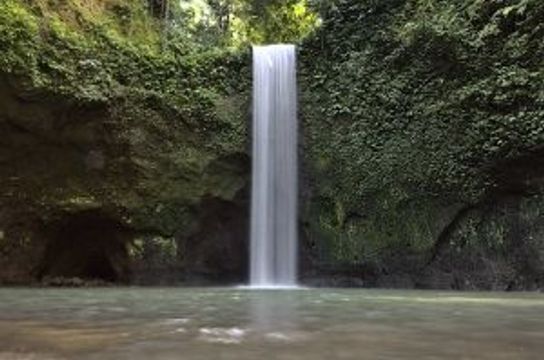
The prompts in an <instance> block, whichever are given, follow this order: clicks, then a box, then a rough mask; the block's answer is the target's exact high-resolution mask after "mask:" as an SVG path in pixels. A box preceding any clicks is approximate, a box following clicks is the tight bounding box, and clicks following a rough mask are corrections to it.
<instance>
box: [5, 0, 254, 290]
mask: <svg viewBox="0 0 544 360" xmlns="http://www.w3.org/2000/svg"><path fill="white" fill-rule="evenodd" d="M115 3H116V6H121V5H123V6H124V9H125V10H126V11H125V12H128V14H129V15H130V14H132V16H133V17H134V18H135V19H136V18H137V15H138V14H139V12H141V11H143V10H142V9H140V8H139V5H134V4H131V3H132V2H125V3H123V2H119V1H117V2H115ZM39 4H40V3H38V2H36V5H34V6H28V5H25V4H24V3H23V2H20V1H11V0H10V1H7V2H3V4H2V5H1V6H0V12H1V15H0V17H1V21H0V37H1V40H0V44H1V46H2V49H3V51H2V55H1V60H0V63H1V64H2V68H1V73H0V129H1V132H2V137H1V139H0V163H1V168H2V171H1V173H0V181H1V183H2V187H1V189H0V249H1V251H0V268H1V269H2V270H1V271H0V282H7V283H28V282H32V281H36V280H39V279H44V278H57V277H80V278H100V279H103V280H107V281H123V282H127V281H130V282H142V283H156V282H160V281H162V280H161V279H163V278H165V277H166V280H165V281H169V282H170V281H184V280H190V279H186V277H187V276H186V275H188V274H193V273H196V274H197V275H198V273H199V272H203V273H205V274H206V275H207V276H208V277H210V278H212V279H216V280H237V281H240V279H242V278H243V277H244V276H245V272H246V271H245V266H244V263H243V261H241V260H240V261H237V262H236V261H233V260H231V259H229V258H228V257H226V256H228V255H232V254H235V255H233V257H234V258H235V259H236V258H239V257H240V256H242V254H244V252H243V251H242V249H245V247H246V244H245V243H240V242H243V241H245V238H246V237H245V236H239V234H241V233H244V232H246V227H247V226H246V223H245V222H244V221H241V220H240V219H246V218H247V210H246V203H247V201H246V197H247V196H246V195H245V194H247V182H248V176H247V174H248V159H249V158H248V155H247V154H246V141H247V140H246V139H247V135H246V127H247V113H248V109H249V106H248V104H247V95H246V93H247V92H248V91H249V89H248V88H247V86H245V84H243V81H237V80H234V79H233V78H234V77H240V78H241V79H242V80H243V79H246V78H247V75H246V74H247V70H246V69H247V62H246V58H245V57H244V56H234V55H231V54H228V53H215V54H214V53H211V54H206V55H203V56H201V58H198V57H197V56H184V55H175V54H173V53H171V52H167V51H162V50H161V49H160V46H159V45H157V47H156V48H153V45H154V44H153V43H152V42H150V40H148V39H147V38H145V39H144V40H142V43H143V44H144V45H146V46H147V47H144V46H143V45H141V44H138V43H137V42H136V40H133V39H132V37H131V36H128V35H127V36H125V35H124V34H123V33H118V34H110V33H109V32H107V33H101V31H102V30H103V31H110V30H111V29H105V30H104V29H102V28H101V27H100V26H99V24H98V23H97V22H98V20H97V19H101V18H103V17H108V16H112V17H113V16H115V15H112V12H113V11H114V10H115V11H119V10H118V9H117V8H116V7H115V8H113V9H110V8H108V7H107V6H106V7H104V8H101V9H98V10H97V9H95V10H94V11H95V12H94V13H92V14H89V13H88V11H90V10H89V9H86V8H81V9H80V8H74V7H68V8H62V7H61V6H60V5H58V6H57V7H53V8H47V7H43V6H40V5H39ZM67 11H71V12H73V14H76V15H77V17H76V18H77V19H78V20H77V21H75V23H71V22H70V21H69V20H67V19H70V16H68V15H66V12H67ZM134 21H136V20H134ZM149 21H151V20H149ZM150 26H151V25H150ZM89 29H90V30H89ZM230 217H236V220H235V221H233V220H231V219H230ZM234 234H236V236H235V235H234ZM233 238H235V239H233ZM221 242H223V246H222V247H220V246H219V245H217V244H215V243H221ZM195 243H198V244H202V246H198V247H196V246H195ZM210 243H211V245H210ZM231 243H232V246H231ZM231 247H232V249H231ZM225 248H226V249H227V250H226V251H225ZM200 258H205V260H203V261H207V262H208V263H207V264H206V265H205V266H204V265H202V266H201V265H200V263H199V261H200V260H199V259H200ZM211 258H213V259H215V260H213V264H210V263H209V262H210V261H211V260H209V259H211ZM197 263H198V264H197ZM223 267H225V268H227V269H228V271H226V272H225V275H223V274H222V273H223ZM165 274H171V275H170V279H168V276H166V275H165ZM174 274H176V275H174ZM179 275H181V276H179ZM197 275H195V276H197Z"/></svg>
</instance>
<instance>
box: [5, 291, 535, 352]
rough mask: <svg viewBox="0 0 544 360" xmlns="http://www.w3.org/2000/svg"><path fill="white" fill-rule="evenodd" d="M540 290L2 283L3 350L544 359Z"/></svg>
mask: <svg viewBox="0 0 544 360" xmlns="http://www.w3.org/2000/svg"><path fill="white" fill-rule="evenodd" d="M543 354H544V295H542V294H495V293H471V294H466V293H440V292H416V291H410V292H407V291H375V290H331V289H319V290H318V289H315V290H262V291H253V290H245V289H195V288H170V289H156V288H145V289H142V288H126V289H120V288H111V289H88V290H82V289H0V359H2V360H5V359H10V360H11V359H14V360H15V359H17V360H22V359H47V360H53V359H55V360H58V359H101V360H109V359H112V360H113V359H115V360H118V359H121V360H122V359H135V360H139V359H142V360H143V359H146V360H147V359H190V360H192V359H233V360H234V359H236V360H244V359H301V360H305V359H312V360H315V359H414V360H415V359H418V360H419V359H490V360H491V359H493V360H497V359H499V360H500V359H542V358H543V356H544V355H543Z"/></svg>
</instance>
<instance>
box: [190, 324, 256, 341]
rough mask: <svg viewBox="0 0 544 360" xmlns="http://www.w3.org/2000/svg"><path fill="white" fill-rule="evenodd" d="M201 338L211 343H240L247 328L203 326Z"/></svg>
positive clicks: (200, 330)
mask: <svg viewBox="0 0 544 360" xmlns="http://www.w3.org/2000/svg"><path fill="white" fill-rule="evenodd" d="M199 333H200V336H199V339H200V340H202V341H206V342H210V343H220V344H240V343H241V342H242V341H243V338H244V336H245V335H246V333H247V330H244V329H241V328H238V327H233V328H201V329H199Z"/></svg>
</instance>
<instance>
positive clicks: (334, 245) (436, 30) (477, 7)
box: [301, 0, 544, 288]
mask: <svg viewBox="0 0 544 360" xmlns="http://www.w3.org/2000/svg"><path fill="white" fill-rule="evenodd" d="M323 16H324V20H323V26H322V27H321V29H320V30H319V31H318V32H317V33H316V34H315V35H314V36H313V38H311V39H308V40H307V41H306V42H305V43H304V44H303V47H302V50H301V61H302V65H301V66H302V69H301V80H302V81H301V86H302V96H301V98H302V114H303V117H304V143H305V147H304V152H305V154H306V166H307V168H308V175H307V176H306V178H307V180H306V183H307V187H308V191H307V198H308V201H307V204H306V207H305V215H304V218H305V229H306V231H305V233H306V235H307V241H308V242H309V244H308V246H312V247H313V249H314V251H313V255H312V256H310V258H311V259H312V260H313V263H318V264H322V266H330V264H336V266H338V267H339V268H341V267H342V266H348V265H349V266H350V267H352V268H353V267H361V268H365V269H367V270H365V271H366V274H367V276H366V279H367V281H368V284H378V285H386V286H388V285H392V286H394V285H395V284H394V282H395V281H393V283H388V281H387V279H388V278H390V279H393V278H398V277H399V276H404V275H406V276H407V277H408V278H409V279H410V282H411V284H412V286H417V285H419V286H426V285H425V284H427V283H426V280H424V279H423V278H421V274H422V273H423V272H425V273H427V274H428V273H429V272H428V271H427V270H426V268H427V267H429V266H434V265H435V263H434V262H433V263H429V257H432V255H431V254H433V253H434V251H436V246H437V243H440V244H449V242H450V241H451V242H452V243H457V240H454V239H453V235H452V234H454V233H456V234H457V233H458V232H461V233H464V232H468V231H469V229H468V228H466V227H464V225H462V224H465V222H466V221H469V220H468V217H472V216H476V215H474V214H475V213H477V214H479V215H477V216H483V217H485V218H486V221H487V222H489V224H490V225H489V227H493V226H492V225H491V224H493V223H496V222H501V223H503V225H502V226H504V227H506V228H507V229H505V230H504V231H505V232H506V234H507V235H505V236H506V238H507V239H506V240H505V241H506V242H507V243H509V244H512V242H514V240H515V238H516V236H518V235H519V229H518V230H515V228H513V226H514V225H513V224H512V223H511V222H510V220H508V221H506V219H503V218H500V216H499V215H498V214H497V213H495V212H489V211H488V210H485V209H487V206H488V205H487V204H490V203H496V202H497V201H499V202H500V200H499V199H502V198H503V197H504V196H506V194H508V196H514V197H515V198H516V201H517V202H519V203H525V202H526V201H528V200H527V199H528V197H531V196H533V194H534V193H537V194H541V193H542V188H543V185H544V183H543V182H542V178H541V177H540V176H539V175H538V174H536V173H535V172H534V171H528V170H531V169H532V166H534V167H535V168H538V169H537V170H539V171H542V170H543V167H542V163H541V162H540V161H539V159H540V156H541V154H542V152H541V149H542V144H544V85H543V84H544V71H543V69H544V46H543V44H544V41H543V40H544V27H543V25H542V19H543V18H544V4H543V3H542V2H541V1H538V0H512V1H468V0H458V1H440V0H437V1H409V0H387V1H372V0H368V1H351V0H342V1H338V2H335V3H334V5H331V6H330V7H328V8H327V9H326V10H325V13H324V15H323ZM520 159H526V160H525V161H526V162H528V165H527V164H526V165H524V166H516V165H517V164H519V162H520ZM533 170H534V169H533ZM510 194H512V195H510ZM531 199H532V198H531ZM531 201H532V204H533V205H532V206H535V207H540V208H541V209H544V203H541V202H539V201H538V200H531ZM468 208H470V209H474V210H473V211H471V212H466V211H464V209H468ZM520 211H521V210H520ZM535 214H536V213H535ZM535 214H533V215H532V218H531V219H530V220H527V225H528V224H532V225H531V226H535V227H538V226H541V225H538V224H540V222H541V217H540V215H535ZM512 216H513V217H517V216H522V215H521V213H519V212H516V211H514V213H513V214H512ZM497 217H499V218H497ZM452 227H453V228H455V230H453V229H452ZM450 230H451V231H450ZM482 231H483V230H482ZM535 231H536V230H535ZM444 232H445V233H444ZM536 233H538V231H536ZM462 236H464V235H462ZM467 236H468V235H467ZM473 241H476V242H482V243H486V242H491V243H493V242H494V241H498V240H496V239H493V238H490V237H489V236H487V235H485V234H484V233H478V235H477V236H476V237H475V239H474V240H473ZM533 242H537V243H540V244H542V243H544V238H542V237H541V236H539V237H537V236H536V235H535V239H534V241H533ZM526 245H527V246H529V245H528V244H526V243H524V245H521V246H526ZM452 246H453V245H452ZM537 247H538V246H537ZM470 249H474V248H472V247H470ZM490 253H492V251H491V250H489V251H487V254H490ZM463 254H464V255H462V256H458V257H457V260H456V262H455V263H450V264H449V271H450V272H455V271H456V270H455V269H456V268H458V269H459V272H458V273H462V274H464V275H463V276H460V277H461V279H458V280H457V282H456V283H455V284H453V283H448V284H447V287H457V288H465V287H469V288H470V287H476V288H482V287H486V286H484V283H486V281H482V282H481V283H480V284H478V285H467V286H464V285H463V284H465V280H466V282H467V283H470V280H468V277H470V276H471V275H470V274H475V273H476V272H478V271H480V270H481V269H480V268H478V267H472V265H471V264H472V259H473V258H474V257H480V260H482V257H484V255H482V254H480V255H481V256H480V255H477V254H472V250H469V249H467V250H465V252H464V253H463ZM505 258H506V259H507V261H510V262H514V258H515V259H516V260H515V261H517V262H518V263H519V264H518V265H519V266H523V265H522V264H526V262H527V261H529V260H527V259H523V258H522V257H519V256H518V257H516V255H515V254H514V252H511V251H507V254H506V255H505ZM443 261H445V260H444V258H442V262H443ZM463 261H466V263H463ZM482 261H483V260H482ZM538 261H543V259H542V258H540V260H538ZM327 264H329V265H327ZM369 265H371V266H370V269H371V270H368V267H369ZM535 269H536V268H535ZM520 271H521V270H519V269H517V270H515V271H513V272H515V273H516V276H521V275H520V274H521V273H520ZM535 271H536V270H535ZM539 271H540V270H539ZM533 275H534V276H535V278H534V279H533V280H534V281H532V282H531V281H528V282H526V283H525V284H524V285H521V284H520V285H519V286H518V285H515V286H513V287H514V288H526V287H528V288H532V287H534V286H537V287H538V286H542V285H541V284H542V279H543V278H544V274H543V273H542V272H541V271H540V272H538V271H536V272H535V273H534V274H533ZM465 276H466V278H465ZM384 279H385V280H384ZM536 279H538V280H536ZM488 280H489V279H488ZM402 283H403V284H406V282H405V281H402ZM491 283H492V281H491V280H489V282H487V283H486V284H487V287H492V285H491ZM529 283H531V284H529ZM501 284H502V285H504V287H505V288H506V287H508V284H509V282H508V281H505V282H502V283H501ZM516 284H519V282H516ZM435 285H437V284H435ZM493 286H494V285H493Z"/></svg>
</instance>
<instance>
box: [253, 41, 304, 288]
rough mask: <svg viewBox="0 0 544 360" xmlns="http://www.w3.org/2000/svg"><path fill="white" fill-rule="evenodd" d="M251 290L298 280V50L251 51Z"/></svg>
mask: <svg viewBox="0 0 544 360" xmlns="http://www.w3.org/2000/svg"><path fill="white" fill-rule="evenodd" d="M252 176H253V184H252V198H251V268H250V285H251V286H255V287H268V286H295V285H296V281H297V280H296V279H297V89H296V55H295V46H294V45H270V46H255V47H253V174H252Z"/></svg>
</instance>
